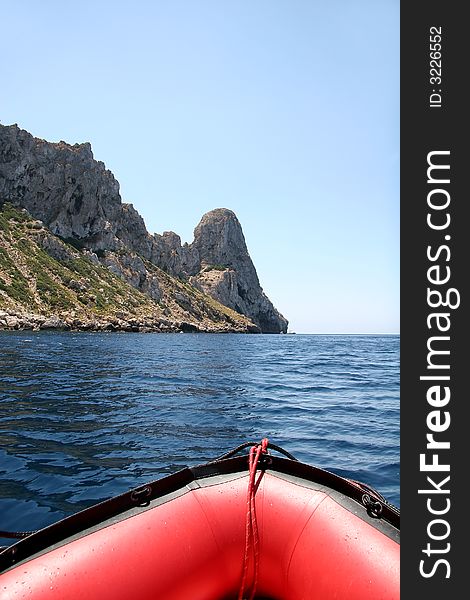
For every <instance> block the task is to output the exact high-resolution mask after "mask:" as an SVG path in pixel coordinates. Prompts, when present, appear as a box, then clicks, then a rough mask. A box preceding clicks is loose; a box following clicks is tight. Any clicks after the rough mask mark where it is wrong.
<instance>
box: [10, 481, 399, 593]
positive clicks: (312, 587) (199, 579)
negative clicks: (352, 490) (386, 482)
mask: <svg viewBox="0 0 470 600" xmlns="http://www.w3.org/2000/svg"><path fill="white" fill-rule="evenodd" d="M247 482H248V476H247V475H246V474H243V473H232V474H225V475H223V476H217V477H206V478H202V479H200V480H198V481H195V482H192V483H191V484H190V485H186V486H183V487H182V488H181V489H180V490H177V491H174V492H172V493H171V494H169V495H167V496H164V497H160V498H158V500H157V501H153V502H150V504H149V505H148V506H144V507H140V508H137V509H134V510H133V511H128V512H126V513H124V514H121V515H119V516H116V517H114V518H112V519H109V520H108V521H107V522H105V523H102V524H100V525H99V526H98V527H96V526H95V527H94V528H92V529H90V530H88V531H84V532H82V533H80V534H79V535H77V536H74V538H69V539H65V540H62V541H61V542H60V543H59V544H57V545H56V547H55V548H54V547H52V548H48V549H45V550H43V551H42V552H41V553H40V554H39V555H37V556H36V557H34V556H33V557H29V558H28V559H27V560H23V562H21V563H20V564H18V565H16V566H14V567H12V568H10V569H9V570H7V571H6V572H4V573H3V575H1V576H0V597H1V598H2V600H3V599H8V600H10V599H12V598H15V599H20V598H25V599H26V598H28V599H29V600H51V599H52V598H57V599H60V600H84V599H85V600H89V599H90V600H91V599H99V600H129V599H131V598H133V599H134V598H135V599H137V598H138V599H139V600H140V599H144V598H145V599H155V600H157V599H164V600H183V599H184V600H188V599H191V600H211V599H214V600H216V599H217V600H220V599H228V598H237V594H238V590H239V589H240V579H241V573H242V564H243V556H244V551H245V521H246V509H247V507H246V492H247ZM355 504H357V503H354V502H353V501H352V500H351V499H349V498H346V499H344V496H342V495H340V494H336V493H333V492H332V490H330V489H329V488H325V486H322V485H319V484H315V483H312V482H303V481H302V480H300V479H299V478H296V477H290V476H289V475H285V474H279V473H275V472H266V473H265V474H264V477H263V479H262V482H261V485H260V487H259V489H258V492H257V494H256V507H257V520H258V526H259V535H260V562H259V579H258V585H257V594H256V597H260V598H273V599H278V600H284V599H285V600H301V599H306V600H312V599H315V598H318V599H322V600H329V599H331V600H333V599H335V600H339V599H345V600H346V599H347V600H398V598H399V544H398V542H397V540H396V539H393V537H394V535H393V528H392V527H391V526H389V525H387V527H389V529H390V531H385V532H384V531H383V528H382V530H381V528H378V527H377V525H376V523H375V521H374V519H371V518H369V517H368V516H367V513H366V511H365V510H364V509H363V507H361V506H360V505H357V510H356V508H355V506H354V505H355ZM387 527H385V529H387ZM252 567H253V566H252V565H250V568H249V577H251V576H252V571H253V568H252Z"/></svg>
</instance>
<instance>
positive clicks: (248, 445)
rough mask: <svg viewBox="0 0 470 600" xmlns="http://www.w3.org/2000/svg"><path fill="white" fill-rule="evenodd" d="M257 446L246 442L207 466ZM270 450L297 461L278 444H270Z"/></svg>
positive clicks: (254, 443)
mask: <svg viewBox="0 0 470 600" xmlns="http://www.w3.org/2000/svg"><path fill="white" fill-rule="evenodd" d="M256 445H257V443H256V442H244V443H243V444H240V445H239V446H237V447H236V448H234V449H233V450H230V452H227V453H226V454H222V456H218V457H217V458H214V459H213V460H210V461H209V462H208V463H207V464H211V463H215V462H219V461H221V460H226V459H227V458H231V457H232V456H235V455H236V454H238V453H239V452H241V451H242V450H244V449H245V448H250V447H252V446H256ZM269 448H270V449H271V450H276V452H279V453H280V454H284V456H286V457H287V458H289V459H290V460H295V461H297V459H296V458H295V456H293V455H292V454H291V453H290V452H287V450H284V448H281V446H277V445H276V444H269Z"/></svg>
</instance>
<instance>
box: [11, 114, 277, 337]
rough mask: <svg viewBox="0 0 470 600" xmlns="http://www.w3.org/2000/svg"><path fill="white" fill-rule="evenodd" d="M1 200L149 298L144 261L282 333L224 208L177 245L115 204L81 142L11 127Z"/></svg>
mask: <svg viewBox="0 0 470 600" xmlns="http://www.w3.org/2000/svg"><path fill="white" fill-rule="evenodd" d="M5 202H9V203H11V204H12V206H13V207H17V208H24V209H26V210H27V211H28V213H29V214H30V215H32V216H33V217H34V218H35V219H36V220H38V222H40V223H41V226H42V224H44V225H45V226H46V227H47V229H48V230H49V231H50V232H51V233H52V234H54V235H55V236H59V237H60V239H61V240H63V241H65V242H68V243H69V244H71V245H72V246H73V247H75V248H76V249H78V250H80V251H85V252H88V258H89V259H90V260H94V261H98V262H100V263H101V264H102V265H105V266H106V267H107V268H108V269H109V270H110V271H111V272H112V273H114V274H115V275H117V276H119V277H120V278H121V279H123V280H124V281H126V282H127V283H129V284H130V285H132V286H134V287H136V288H137V289H138V290H140V291H142V292H143V293H145V294H147V295H148V296H150V298H152V299H153V300H154V301H156V302H158V301H160V299H161V297H162V296H161V290H160V284H159V281H158V278H157V277H156V276H155V275H154V273H153V272H152V267H151V265H155V266H156V267H158V268H159V269H161V270H163V271H164V272H166V273H167V274H168V275H170V276H173V277H177V278H180V279H183V280H186V281H188V282H189V283H190V284H191V287H194V288H197V289H198V290H200V291H202V292H204V293H205V294H208V295H210V296H211V297H212V298H214V299H215V300H217V301H218V302H220V303H221V304H223V305H225V306H227V307H229V308H230V309H233V310H234V311H236V312H237V313H239V314H241V315H245V316H247V317H248V318H249V319H250V320H251V321H252V322H253V323H254V324H255V325H256V326H257V327H258V328H259V329H260V330H261V331H262V332H266V333H280V332H286V331H287V320H286V319H285V318H284V317H283V316H282V315H281V314H280V313H279V312H278V311H277V310H276V309H275V308H274V306H273V304H272V303H271V301H270V300H269V299H268V298H267V296H266V295H265V294H264V292H263V290H262V288H261V286H260V283H259V280H258V276H257V273H256V270H255V267H254V265H253V262H252V261H251V258H250V256H249V254H248V250H247V247H246V243H245V239H244V236H243V232H242V229H241V226H240V223H239V222H238V219H237V217H236V216H235V214H234V213H233V212H232V211H230V210H227V209H216V210H213V211H211V212H209V213H207V214H206V215H204V216H203V218H202V220H201V222H200V223H199V225H198V226H197V227H196V229H195V231H194V241H193V242H192V243H191V244H183V245H182V244H181V239H180V237H179V236H178V235H177V234H176V233H173V232H171V231H170V232H164V233H163V234H161V235H160V234H154V235H151V234H149V233H148V231H147V229H146V227H145V223H144V221H143V219H142V217H141V216H140V214H139V213H138V212H137V211H136V210H135V208H134V207H133V206H132V204H125V203H123V202H122V200H121V196H120V193H119V183H118V181H117V180H116V179H115V178H114V176H113V174H112V173H111V172H110V171H109V170H107V169H106V167H105V165H104V163H102V162H100V161H96V160H95V159H94V158H93V153H92V150H91V146H90V144H88V143H84V144H75V145H69V144H67V143H65V142H62V141H61V142H58V143H51V142H46V141H44V140H41V139H38V138H35V137H33V136H32V135H31V134H30V133H28V132H27V131H24V130H22V129H20V128H19V127H18V126H17V125H11V126H3V125H0V207H1V205H2V204H4V203H5ZM43 243H45V244H48V245H49V247H50V248H49V249H48V250H47V251H48V252H50V253H51V255H52V256H54V252H56V253H59V254H60V253H63V252H67V251H68V250H67V249H66V248H65V249H64V247H62V246H61V245H60V244H59V245H58V244H57V243H56V242H54V241H53V240H51V239H49V238H44V240H43ZM54 246H55V249H54ZM58 258H59V257H58Z"/></svg>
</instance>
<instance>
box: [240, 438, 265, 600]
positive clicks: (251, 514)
mask: <svg viewBox="0 0 470 600" xmlns="http://www.w3.org/2000/svg"><path fill="white" fill-rule="evenodd" d="M268 443H269V442H268V439H267V438H264V439H263V440H262V442H261V444H257V445H254V446H253V447H252V448H251V449H250V454H249V457H248V464H249V472H250V476H249V480H248V493H247V498H246V504H247V512H246V532H245V555H244V557H243V569H242V580H241V585H240V592H239V594H238V600H253V598H254V596H255V592H256V586H257V584H258V568H259V531H258V522H257V520H256V504H255V495H256V492H257V490H258V487H259V484H260V483H261V479H262V477H263V473H264V471H263V470H261V471H260V472H259V476H258V479H256V471H257V468H258V461H259V458H260V456H261V454H267V448H268ZM250 550H251V554H252V555H253V561H254V562H253V564H254V573H253V583H252V586H251V592H250V593H249V595H247V597H246V599H245V588H246V587H247V576H248V562H249V559H250Z"/></svg>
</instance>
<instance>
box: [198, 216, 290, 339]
mask: <svg viewBox="0 0 470 600" xmlns="http://www.w3.org/2000/svg"><path fill="white" fill-rule="evenodd" d="M191 246H192V247H193V248H194V249H195V250H196V251H197V254H198V256H199V260H200V268H199V272H198V273H197V274H195V275H194V276H193V277H191V279H190V281H191V283H192V284H193V285H195V286H196V287H198V288H199V289H201V290H202V291H204V292H206V293H207V294H209V295H210V296H212V297H214V298H215V299H216V300H218V301H219V302H221V303H222V304H224V305H225V306H229V307H230V308H233V309H234V310H236V311H237V312H239V313H241V314H244V315H247V316H249V317H250V318H251V319H252V320H253V321H254V322H255V323H256V324H257V325H258V326H259V327H260V329H261V331H263V332H264V333H280V332H284V333H285V332H286V331H287V324H288V321H287V320H286V319H285V318H284V317H283V316H282V315H281V314H280V313H279V312H278V311H277V310H276V309H275V308H274V306H273V304H272V303H271V301H270V300H269V299H268V297H267V296H266V294H265V293H264V292H263V290H262V288H261V286H260V283H259V279H258V275H257V273H256V269H255V267H254V265H253V262H252V260H251V258H250V255H249V253H248V249H247V247H246V242H245V238H244V235H243V231H242V228H241V225H240V223H239V221H238V219H237V217H236V215H235V213H234V212H232V211H231V210H228V209H226V208H217V209H215V210H212V211H210V212H208V213H207V214H205V215H204V216H203V217H202V219H201V222H200V223H199V225H198V226H197V227H196V229H195V230H194V242H193V243H192V244H191Z"/></svg>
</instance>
